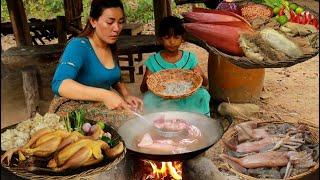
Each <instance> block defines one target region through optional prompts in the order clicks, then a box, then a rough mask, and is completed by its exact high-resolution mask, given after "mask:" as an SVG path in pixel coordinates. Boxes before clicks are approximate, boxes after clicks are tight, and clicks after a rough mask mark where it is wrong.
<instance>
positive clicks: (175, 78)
mask: <svg viewBox="0 0 320 180" xmlns="http://www.w3.org/2000/svg"><path fill="white" fill-rule="evenodd" d="M179 81H186V82H190V81H191V82H192V87H191V88H190V89H189V90H187V91H186V92H184V93H181V94H168V93H165V92H164V91H165V88H166V86H165V85H166V83H170V82H179ZM201 85H202V77H201V76H200V75H198V74H196V73H194V72H193V71H191V70H184V69H166V70H161V71H159V72H156V73H153V74H151V75H150V76H149V77H148V79H147V86H148V88H149V90H150V91H151V92H153V93H154V94H156V95H158V96H160V97H162V98H165V99H178V98H184V97H188V96H190V95H192V94H193V93H194V92H196V90H197V89H198V88H200V87H201Z"/></svg>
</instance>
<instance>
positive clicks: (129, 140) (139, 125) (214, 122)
mask: <svg viewBox="0 0 320 180" xmlns="http://www.w3.org/2000/svg"><path fill="white" fill-rule="evenodd" d="M163 115H165V119H174V118H179V119H183V120H185V121H187V122H188V123H190V124H192V125H194V126H196V127H198V128H199V129H200V131H201V133H202V136H204V141H205V142H204V143H202V145H201V146H199V147H196V149H195V150H193V151H190V152H186V153H175V154H173V153H169V152H168V153H163V152H156V151H153V152H152V153H150V151H145V150H143V149H141V148H139V147H138V146H137V139H136V138H137V136H141V135H142V134H144V133H146V132H149V131H150V129H151V128H154V127H153V121H155V120H157V119H158V118H159V117H161V116H163ZM143 118H144V119H142V118H139V117H137V118H134V119H131V120H128V121H127V122H126V123H124V124H123V125H122V126H121V127H120V128H119V129H118V133H119V134H120V136H121V137H122V138H123V140H124V142H125V144H126V148H127V149H128V152H129V153H131V154H132V155H134V156H136V157H138V158H142V159H150V160H156V161H174V160H185V159H191V158H193V157H195V156H197V155H199V154H201V153H203V152H205V151H206V150H207V149H208V148H210V147H211V146H212V145H214V144H215V143H216V142H217V141H218V140H219V139H220V138H221V137H222V135H223V133H224V132H225V131H226V130H227V128H228V127H229V125H230V124H231V122H230V121H231V120H230V119H228V121H229V122H228V123H229V125H228V126H227V127H226V128H223V126H222V124H221V122H222V120H218V119H212V118H209V117H207V116H205V115H202V114H198V113H191V112H180V111H166V112H157V113H151V114H146V115H143Z"/></svg>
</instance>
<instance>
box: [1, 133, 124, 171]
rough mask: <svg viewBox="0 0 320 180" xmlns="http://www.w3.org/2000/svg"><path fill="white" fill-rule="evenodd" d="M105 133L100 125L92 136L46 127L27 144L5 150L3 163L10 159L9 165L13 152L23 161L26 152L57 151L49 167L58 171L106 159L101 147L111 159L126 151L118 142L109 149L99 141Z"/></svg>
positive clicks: (42, 154)
mask: <svg viewBox="0 0 320 180" xmlns="http://www.w3.org/2000/svg"><path fill="white" fill-rule="evenodd" d="M103 134H104V131H103V130H102V129H101V128H100V127H98V128H97V129H96V131H95V132H94V133H93V134H92V135H91V136H84V135H82V134H80V133H79V132H77V131H73V132H68V131H66V130H51V129H48V128H44V129H41V130H39V131H37V132H36V133H34V134H33V135H32V136H31V139H30V140H29V141H28V142H27V143H26V144H25V145H24V146H22V147H18V148H13V149H10V150H8V151H6V152H5V153H4V154H3V156H2V157H1V163H2V162H3V161H4V160H7V164H10V160H11V158H12V155H13V154H14V153H18V155H19V160H20V161H23V160H25V159H26V157H25V155H28V156H36V157H49V156H51V155H52V154H54V156H53V158H52V159H51V160H50V161H49V163H48V167H49V168H51V169H52V170H53V171H56V172H59V171H63V170H65V169H68V168H77V167H80V166H87V165H92V164H95V163H98V162H100V161H101V160H102V159H103V154H102V150H103V151H104V154H105V155H106V156H107V157H108V158H115V157H116V156H118V155H119V154H120V153H121V152H122V151H123V150H124V145H123V143H122V142H119V144H118V145H116V146H115V147H113V148H110V146H109V145H108V144H107V143H106V142H104V141H102V140H100V138H101V137H102V135H103Z"/></svg>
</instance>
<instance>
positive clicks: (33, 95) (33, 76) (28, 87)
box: [21, 66, 39, 118]
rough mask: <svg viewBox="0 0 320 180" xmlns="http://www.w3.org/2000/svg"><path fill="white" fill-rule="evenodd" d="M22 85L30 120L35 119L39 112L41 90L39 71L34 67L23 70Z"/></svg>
mask: <svg viewBox="0 0 320 180" xmlns="http://www.w3.org/2000/svg"><path fill="white" fill-rule="evenodd" d="M21 73H22V83H23V92H24V96H25V101H26V105H27V115H28V118H31V117H33V116H34V115H35V114H36V112H38V111H39V90H38V81H37V70H36V68H35V67H34V66H28V67H25V68H23V69H22V71H21Z"/></svg>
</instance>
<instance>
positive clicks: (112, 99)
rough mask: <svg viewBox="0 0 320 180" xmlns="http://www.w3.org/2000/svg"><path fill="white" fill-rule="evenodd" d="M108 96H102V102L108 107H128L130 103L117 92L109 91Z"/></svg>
mask: <svg viewBox="0 0 320 180" xmlns="http://www.w3.org/2000/svg"><path fill="white" fill-rule="evenodd" d="M109 93H110V94H108V96H106V97H103V103H104V105H105V106H107V108H108V109H111V110H113V109H129V108H130V105H129V104H128V103H127V102H126V101H124V100H123V98H122V97H120V96H119V95H118V94H117V93H115V92H112V91H110V92H109Z"/></svg>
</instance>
